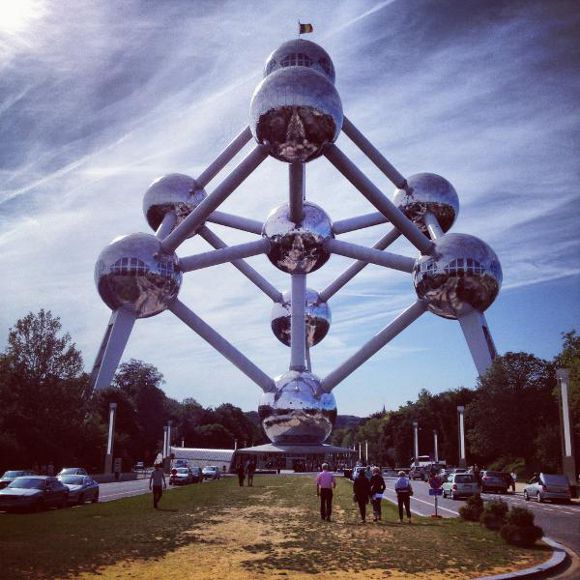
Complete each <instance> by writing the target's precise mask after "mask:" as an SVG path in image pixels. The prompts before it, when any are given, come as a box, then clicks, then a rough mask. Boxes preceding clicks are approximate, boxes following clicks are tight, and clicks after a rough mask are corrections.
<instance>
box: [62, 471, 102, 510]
mask: <svg viewBox="0 0 580 580" xmlns="http://www.w3.org/2000/svg"><path fill="white" fill-rule="evenodd" d="M58 479H59V481H61V482H62V483H64V485H66V487H68V501H69V502H70V503H78V504H84V503H85V502H86V501H91V502H92V503H97V502H98V501H99V484H98V483H97V482H96V481H95V480H94V479H93V478H92V477H90V476H89V475H59V476H58Z"/></svg>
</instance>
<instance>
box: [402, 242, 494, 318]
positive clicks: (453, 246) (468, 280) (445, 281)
mask: <svg viewBox="0 0 580 580" xmlns="http://www.w3.org/2000/svg"><path fill="white" fill-rule="evenodd" d="M434 244H435V250H434V252H433V254H432V255H431V256H421V257H420V258H418V259H417V261H416V263H415V267H414V269H413V282H414V284H415V290H416V291H417V296H418V297H419V298H421V299H425V300H427V301H428V303H429V310H431V312H433V313H435V314H437V315H438V316H442V317H444V318H451V319H455V318H458V317H460V316H462V315H464V314H468V313H470V312H472V311H473V310H477V311H479V312H484V311H485V310H486V309H487V308H488V307H489V306H490V305H491V304H492V303H493V301H494V300H495V298H496V296H497V295H498V293H499V289H500V287H501V282H502V271H501V265H500V263H499V260H498V258H497V256H496V254H495V252H494V251H493V250H492V249H491V248H490V247H489V246H488V245H487V244H486V243H485V242H482V241H481V240H480V239H479V238H476V237H475V236H469V235H467V234H445V235H444V236H442V237H441V238H439V239H437V240H436V241H435V242H434Z"/></svg>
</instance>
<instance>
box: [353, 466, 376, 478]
mask: <svg viewBox="0 0 580 580" xmlns="http://www.w3.org/2000/svg"><path fill="white" fill-rule="evenodd" d="M367 470H368V471H367ZM370 471H371V470H370V467H369V468H367V467H366V466H365V465H357V466H356V467H355V468H354V469H353V470H352V473H351V476H350V478H351V479H352V480H353V481H354V480H355V479H356V478H357V477H358V476H359V473H361V472H363V473H364V474H365V475H366V476H367V477H368V478H369V479H370V477H371V476H370V475H369V474H370Z"/></svg>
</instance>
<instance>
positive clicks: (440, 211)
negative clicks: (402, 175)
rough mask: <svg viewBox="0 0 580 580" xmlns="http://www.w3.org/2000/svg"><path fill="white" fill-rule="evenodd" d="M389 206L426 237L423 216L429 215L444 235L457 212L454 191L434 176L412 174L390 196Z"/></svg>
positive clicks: (445, 182) (448, 184) (450, 186)
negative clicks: (396, 208) (391, 204)
mask: <svg viewBox="0 0 580 580" xmlns="http://www.w3.org/2000/svg"><path fill="white" fill-rule="evenodd" d="M393 203H394V204H395V205H396V206H397V207H398V208H399V209H400V210H401V211H402V212H403V213H404V214H405V215H406V216H407V217H408V218H409V219H410V220H411V221H412V222H413V223H414V224H415V225H416V226H417V227H418V228H419V229H420V230H421V231H422V232H423V233H424V234H425V235H426V236H427V237H429V232H428V231H427V225H426V224H425V219H424V217H425V214H426V213H427V212H430V213H432V214H433V215H434V216H435V217H436V218H437V221H438V222H439V226H440V227H441V229H442V230H443V231H444V232H447V231H448V230H449V229H450V228H451V226H452V225H453V223H454V222H455V220H456V219H457V215H458V213H459V198H458V197H457V192H456V191H455V188H454V187H453V186H452V185H451V183H449V181H447V180H446V179H445V178H444V177H441V176H440V175H436V174H435V173H416V174H415V175H411V176H410V177H408V178H407V185H406V187H405V188H404V189H397V190H395V193H394V194H393Z"/></svg>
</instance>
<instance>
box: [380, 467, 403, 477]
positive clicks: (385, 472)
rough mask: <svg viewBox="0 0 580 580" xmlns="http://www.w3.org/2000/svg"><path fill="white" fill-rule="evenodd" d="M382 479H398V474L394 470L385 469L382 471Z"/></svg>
mask: <svg viewBox="0 0 580 580" xmlns="http://www.w3.org/2000/svg"><path fill="white" fill-rule="evenodd" d="M383 476H384V477H399V472H398V471H397V470H396V469H390V468H385V469H383Z"/></svg>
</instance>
